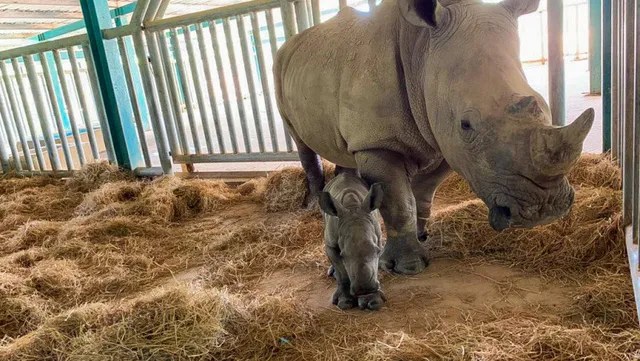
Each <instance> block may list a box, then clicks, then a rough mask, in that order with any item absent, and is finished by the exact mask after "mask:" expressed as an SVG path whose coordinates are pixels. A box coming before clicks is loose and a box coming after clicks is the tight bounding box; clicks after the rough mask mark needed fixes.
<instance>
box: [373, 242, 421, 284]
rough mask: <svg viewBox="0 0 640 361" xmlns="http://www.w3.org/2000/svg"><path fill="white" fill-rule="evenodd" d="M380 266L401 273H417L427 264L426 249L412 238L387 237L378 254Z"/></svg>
mask: <svg viewBox="0 0 640 361" xmlns="http://www.w3.org/2000/svg"><path fill="white" fill-rule="evenodd" d="M379 265H380V268H382V269H384V270H385V271H389V272H395V273H399V274H403V275H415V274H418V273H420V272H422V271H424V269H425V268H426V267H427V266H428V265H429V260H428V257H427V250H426V249H425V248H424V247H423V246H422V245H421V244H420V243H419V242H418V240H417V237H416V238H414V239H404V240H403V239H388V240H387V244H385V246H384V251H383V252H382V255H381V256H380V262H379Z"/></svg>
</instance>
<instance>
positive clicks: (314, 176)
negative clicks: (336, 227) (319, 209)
mask: <svg viewBox="0 0 640 361" xmlns="http://www.w3.org/2000/svg"><path fill="white" fill-rule="evenodd" d="M296 138H297V137H293V139H294V141H295V142H296V146H297V147H298V156H299V157H300V163H302V168H304V172H305V175H306V177H307V191H308V192H307V197H306V199H305V201H304V205H305V206H310V205H312V204H313V203H314V201H316V200H317V199H318V195H319V194H320V192H322V189H323V188H324V173H323V172H322V160H321V159H320V156H318V154H317V153H316V152H314V151H313V150H312V149H311V148H309V147H308V146H307V145H306V144H305V143H304V142H303V141H301V140H299V139H296Z"/></svg>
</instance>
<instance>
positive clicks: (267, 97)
mask: <svg viewBox="0 0 640 361" xmlns="http://www.w3.org/2000/svg"><path fill="white" fill-rule="evenodd" d="M251 28H252V30H253V37H254V39H255V45H256V53H257V55H258V67H259V68H260V83H261V84H262V97H263V99H264V105H265V109H266V112H267V120H268V121H269V139H270V140H271V148H272V149H273V151H274V152H279V151H280V150H279V145H278V141H277V139H276V123H275V120H274V118H273V107H272V104H271V88H269V78H268V76H267V74H268V73H267V65H266V63H265V61H264V50H263V49H262V35H261V34H260V24H259V22H258V14H256V13H251Z"/></svg>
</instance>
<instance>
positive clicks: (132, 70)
mask: <svg viewBox="0 0 640 361" xmlns="http://www.w3.org/2000/svg"><path fill="white" fill-rule="evenodd" d="M138 6H140V5H138ZM136 9H137V8H136ZM115 23H116V25H118V26H120V25H126V24H127V18H126V17H124V16H118V17H117V18H116V19H115ZM130 29H132V30H133V32H132V33H136V32H140V31H141V30H140V28H139V25H138V27H136V26H134V27H130ZM132 38H133V36H132V37H128V36H123V37H122V41H123V42H124V45H125V49H126V51H127V54H128V59H129V64H128V66H129V73H127V74H129V75H127V74H125V75H126V76H130V77H131V79H132V81H133V85H134V88H133V93H134V94H136V100H137V101H136V102H135V104H136V105H137V107H138V110H139V112H140V122H141V123H142V129H145V130H147V129H149V128H150V127H149V123H150V120H149V111H148V109H149V107H150V106H149V105H148V104H147V98H146V97H145V92H144V86H143V85H142V77H141V76H140V70H139V69H138V64H137V62H136V60H137V59H136V57H135V53H136V49H135V47H134V45H133V39H132ZM118 43H120V40H118ZM123 66H124V64H123ZM125 73H126V72H125ZM129 94H131V92H129ZM132 104H134V103H132ZM140 146H141V147H142V145H140Z"/></svg>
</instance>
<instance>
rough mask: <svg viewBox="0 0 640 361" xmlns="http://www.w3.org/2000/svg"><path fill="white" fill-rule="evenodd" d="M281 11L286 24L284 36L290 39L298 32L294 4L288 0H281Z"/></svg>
mask: <svg viewBox="0 0 640 361" xmlns="http://www.w3.org/2000/svg"><path fill="white" fill-rule="evenodd" d="M280 13H281V14H282V23H283V25H284V37H285V39H287V40H288V39H289V38H290V37H292V36H294V35H295V34H296V21H295V15H294V9H293V4H292V3H291V2H289V1H288V0H280Z"/></svg>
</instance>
